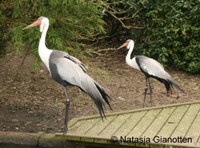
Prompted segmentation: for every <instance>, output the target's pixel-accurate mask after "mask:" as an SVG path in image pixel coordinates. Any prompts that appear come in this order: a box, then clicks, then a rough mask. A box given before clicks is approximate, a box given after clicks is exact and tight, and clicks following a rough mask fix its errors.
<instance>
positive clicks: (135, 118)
mask: <svg viewBox="0 0 200 148" xmlns="http://www.w3.org/2000/svg"><path fill="white" fill-rule="evenodd" d="M146 113H147V111H141V112H135V113H133V114H132V115H131V116H130V118H128V119H127V121H126V122H124V123H123V124H122V126H121V127H119V129H118V130H117V131H115V133H113V135H115V136H117V137H118V138H120V136H126V135H127V134H128V132H129V131H130V129H132V128H133V127H135V125H137V123H138V122H139V121H140V120H141V118H142V117H143V116H144V115H145V114H146Z"/></svg>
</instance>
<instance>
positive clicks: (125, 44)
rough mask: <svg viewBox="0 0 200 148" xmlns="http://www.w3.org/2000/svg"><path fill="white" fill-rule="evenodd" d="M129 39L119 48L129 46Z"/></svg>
mask: <svg viewBox="0 0 200 148" xmlns="http://www.w3.org/2000/svg"><path fill="white" fill-rule="evenodd" d="M128 43H129V42H128V41H126V42H125V43H124V44H122V45H121V46H120V47H118V48H117V49H121V48H123V47H127V46H128Z"/></svg>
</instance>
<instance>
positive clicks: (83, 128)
mask: <svg viewBox="0 0 200 148" xmlns="http://www.w3.org/2000/svg"><path fill="white" fill-rule="evenodd" d="M100 121H102V120H101V119H100V118H92V119H86V120H85V121H84V122H81V124H80V125H79V126H77V128H74V129H73V134H74V135H76V134H77V135H84V134H85V133H86V132H87V131H88V130H89V129H90V128H92V127H93V126H95V124H97V122H100ZM71 132H72V131H71Z"/></svg>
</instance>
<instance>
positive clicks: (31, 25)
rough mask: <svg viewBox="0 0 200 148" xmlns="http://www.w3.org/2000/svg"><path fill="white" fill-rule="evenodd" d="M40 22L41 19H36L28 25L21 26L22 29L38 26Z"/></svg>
mask: <svg viewBox="0 0 200 148" xmlns="http://www.w3.org/2000/svg"><path fill="white" fill-rule="evenodd" d="M40 24H41V20H39V19H38V20H36V21H35V22H33V23H32V24H30V25H28V26H26V27H25V28H23V30H24V29H29V28H32V27H35V26H39V25H40Z"/></svg>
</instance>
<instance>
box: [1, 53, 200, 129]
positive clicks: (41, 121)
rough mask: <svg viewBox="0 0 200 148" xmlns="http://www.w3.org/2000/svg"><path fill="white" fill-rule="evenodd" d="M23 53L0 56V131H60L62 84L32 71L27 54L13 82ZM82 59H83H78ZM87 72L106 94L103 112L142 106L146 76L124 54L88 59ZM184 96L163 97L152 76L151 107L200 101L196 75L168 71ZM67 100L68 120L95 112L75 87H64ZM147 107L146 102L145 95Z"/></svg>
mask: <svg viewBox="0 0 200 148" xmlns="http://www.w3.org/2000/svg"><path fill="white" fill-rule="evenodd" d="M22 59H23V56H18V55H16V54H15V53H9V54H7V55H6V56H4V57H3V58H0V88H1V89H0V131H24V132H39V131H43V132H61V131H62V129H63V120H64V112H65V96H64V89H63V87H62V86H60V85H59V84H57V83H56V82H54V81H53V80H52V79H51V77H50V75H49V74H48V72H47V70H46V68H45V67H44V65H43V64H41V66H40V68H38V69H37V70H35V71H34V70H33V68H32V64H33V61H34V58H33V57H32V56H30V55H29V56H28V57H26V59H25V63H24V65H23V67H22V70H21V71H20V73H19V75H18V76H17V77H16V79H15V81H14V82H12V81H13V79H14V76H15V75H16V73H17V70H18V69H19V65H20V64H21V61H22ZM83 63H85V62H84V61H83ZM86 65H87V66H88V67H89V70H88V74H89V75H90V76H91V77H93V78H94V79H95V80H96V81H97V82H99V83H100V84H101V85H102V86H104V88H105V89H106V91H107V92H108V94H109V95H110V97H111V98H112V100H111V101H110V102H111V105H112V108H113V110H110V109H109V108H108V107H107V108H106V109H105V112H106V113H110V112H118V111H125V110H132V109H136V108H142V104H143V93H144V88H145V79H144V76H143V74H141V73H140V72H139V71H137V70H134V69H132V68H130V67H129V66H127V65H126V63H125V52H124V51H117V52H115V53H114V54H112V56H111V55H109V54H104V55H103V56H97V57H89V58H88V61H87V62H86ZM167 71H168V72H169V73H170V74H171V75H172V76H173V78H174V79H175V80H176V81H177V82H178V83H179V84H180V86H181V87H182V88H183V89H184V90H185V92H186V94H180V97H179V99H177V98H176V97H175V96H176V93H174V94H175V96H171V97H169V96H167V95H166V90H165V88H164V85H163V84H160V82H158V81H156V80H152V85H153V106H159V105H165V104H173V103H182V102H189V101H194V100H199V99H200V75H192V74H187V73H184V72H180V71H174V70H167ZM68 94H69V97H70V99H71V104H70V119H72V118H75V117H81V116H89V115H94V114H98V111H97V109H96V106H95V105H94V102H93V101H92V100H91V99H90V98H89V97H88V96H87V95H86V94H84V93H83V92H82V91H81V90H79V89H78V88H76V87H70V88H68ZM145 106H146V107H147V106H148V107H149V106H151V104H150V99H149V98H147V101H146V105H145Z"/></svg>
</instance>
